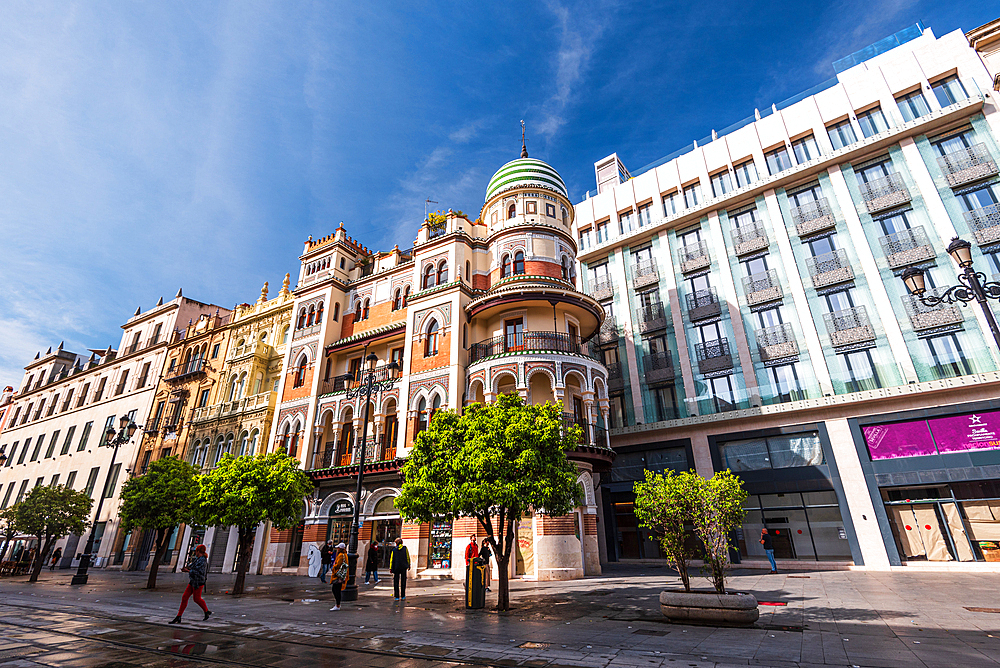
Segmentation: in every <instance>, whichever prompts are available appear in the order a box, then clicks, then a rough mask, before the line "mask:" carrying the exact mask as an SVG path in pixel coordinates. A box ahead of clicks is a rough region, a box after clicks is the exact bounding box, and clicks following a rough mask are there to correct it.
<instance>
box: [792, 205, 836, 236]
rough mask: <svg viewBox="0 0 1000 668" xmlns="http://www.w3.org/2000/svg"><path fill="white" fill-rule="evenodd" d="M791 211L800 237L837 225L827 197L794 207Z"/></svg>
mask: <svg viewBox="0 0 1000 668" xmlns="http://www.w3.org/2000/svg"><path fill="white" fill-rule="evenodd" d="M791 213H792V222H793V223H795V232H796V234H798V235H799V236H800V237H806V236H809V235H810V234H815V233H816V232H821V231H823V230H828V229H830V228H831V227H835V226H836V225H837V221H836V219H835V218H834V217H833V210H832V209H830V203H829V202H828V201H827V199H826V198H825V197H820V198H819V199H817V200H815V201H813V202H808V203H806V204H802V205H801V206H796V207H793V208H792V212H791Z"/></svg>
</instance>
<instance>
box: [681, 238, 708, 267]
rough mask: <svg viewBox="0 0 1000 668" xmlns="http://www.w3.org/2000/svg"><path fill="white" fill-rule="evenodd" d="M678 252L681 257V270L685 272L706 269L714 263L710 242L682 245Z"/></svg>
mask: <svg viewBox="0 0 1000 668" xmlns="http://www.w3.org/2000/svg"><path fill="white" fill-rule="evenodd" d="M678 252H679V254H680V258H681V271H682V272H683V273H685V274H686V273H688V272H690V271H697V270H699V269H704V268H705V267H707V266H709V265H710V264H711V263H712V258H711V256H709V254H708V243H706V242H705V241H697V242H695V243H693V244H688V245H687V246H681V248H680V250H679V251H678Z"/></svg>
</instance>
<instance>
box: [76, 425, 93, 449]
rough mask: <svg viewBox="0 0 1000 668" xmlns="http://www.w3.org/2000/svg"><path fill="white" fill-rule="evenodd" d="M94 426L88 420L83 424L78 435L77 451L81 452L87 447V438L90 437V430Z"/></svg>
mask: <svg viewBox="0 0 1000 668" xmlns="http://www.w3.org/2000/svg"><path fill="white" fill-rule="evenodd" d="M93 426H94V423H93V422H88V423H87V424H85V425H83V435H82V436H80V444H79V445H77V446H76V451H77V452H83V451H84V450H86V449H87V439H88V438H89V437H90V430H91V428H92V427H93Z"/></svg>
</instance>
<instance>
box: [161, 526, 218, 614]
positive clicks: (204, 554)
mask: <svg viewBox="0 0 1000 668" xmlns="http://www.w3.org/2000/svg"><path fill="white" fill-rule="evenodd" d="M182 570H184V571H187V573H188V586H187V588H186V589H185V590H184V597H183V598H182V599H181V607H180V610H178V611H177V616H176V617H174V618H173V620H172V621H171V622H170V623H171V624H180V623H181V615H183V614H184V608H186V607H187V603H188V599H189V598H191V596H194V602H195V603H197V604H198V605H199V606H201V609H202V610H204V611H205V619H208V618H209V617H211V616H212V611H211V610H209V609H208V606H207V605H205V601H204V600H202V598H201V590H202V589H203V588H204V587H205V582H206V581H207V579H208V548H206V547H205V546H204V545H199V546H198V547H196V548H195V549H194V560H193V561H192V562H191V565H190V566H189V567H187V568H184V569H182Z"/></svg>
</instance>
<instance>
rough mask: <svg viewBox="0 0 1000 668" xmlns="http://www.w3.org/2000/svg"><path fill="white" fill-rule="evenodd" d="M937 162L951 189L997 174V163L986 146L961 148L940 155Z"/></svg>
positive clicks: (977, 145)
mask: <svg viewBox="0 0 1000 668" xmlns="http://www.w3.org/2000/svg"><path fill="white" fill-rule="evenodd" d="M937 160H938V166H939V167H941V171H942V172H944V175H945V178H946V179H947V180H948V185H949V186H951V187H952V188H954V187H956V186H960V185H963V184H966V183H970V182H972V181H976V180H978V179H983V178H986V177H987V176H993V175H994V174H996V173H997V163H996V162H995V161H994V160H993V158H992V157H990V154H989V151H987V150H986V144H976V145H975V146H969V147H968V148H962V149H959V150H957V151H953V152H951V153H948V154H947V155H942V156H941V157H939V158H938V159H937Z"/></svg>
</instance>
